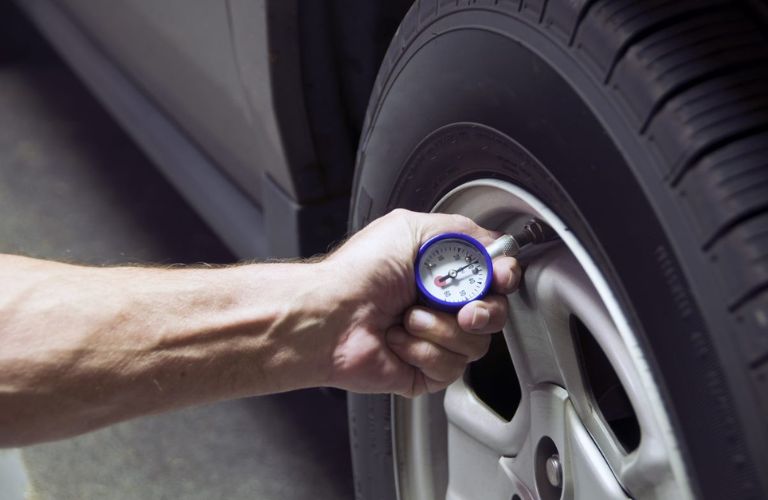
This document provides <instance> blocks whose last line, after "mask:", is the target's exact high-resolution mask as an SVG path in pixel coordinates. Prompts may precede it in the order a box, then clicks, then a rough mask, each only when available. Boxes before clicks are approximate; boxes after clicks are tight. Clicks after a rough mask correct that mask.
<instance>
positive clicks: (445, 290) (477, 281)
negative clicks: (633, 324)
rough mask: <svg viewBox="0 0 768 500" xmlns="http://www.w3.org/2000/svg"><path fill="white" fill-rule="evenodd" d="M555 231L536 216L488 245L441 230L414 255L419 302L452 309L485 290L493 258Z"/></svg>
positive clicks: (548, 238) (513, 252)
mask: <svg viewBox="0 0 768 500" xmlns="http://www.w3.org/2000/svg"><path fill="white" fill-rule="evenodd" d="M556 237H557V235H556V234H555V233H554V231H552V229H550V228H549V226H546V225H545V224H544V223H542V222H540V221H538V220H535V219H534V220H532V221H531V222H529V223H528V224H526V226H525V227H524V228H523V230H522V231H520V232H518V233H515V234H514V235H511V234H505V235H503V236H502V237H500V238H499V239H497V240H496V241H494V242H493V243H491V244H490V245H488V247H484V246H483V244H482V243H480V242H479V241H477V240H476V239H474V238H472V237H471V236H467V235H466V234H460V233H444V234H440V235H438V236H435V237H433V238H431V239H430V240H428V241H427V242H426V243H424V244H423V245H422V246H421V248H420V249H419V252H418V254H417V255H416V264H415V274H416V286H417V288H418V291H419V296H420V297H421V300H422V302H424V303H425V304H426V305H428V306H430V307H433V308H435V309H438V310H441V311H447V312H456V311H458V310H459V309H461V308H462V307H464V306H465V305H466V304H468V303H469V302H472V301H473V300H479V299H482V298H483V297H485V296H486V295H487V294H488V290H489V289H490V287H491V280H492V279H493V259H494V258H496V257H498V256H501V255H506V256H508V257H513V256H515V255H517V254H518V252H519V251H520V249H521V248H522V247H524V246H526V245H528V244H530V243H544V242H547V241H551V240H553V239H555V238H556Z"/></svg>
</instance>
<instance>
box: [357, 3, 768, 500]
mask: <svg viewBox="0 0 768 500" xmlns="http://www.w3.org/2000/svg"><path fill="white" fill-rule="evenodd" d="M761 16H762V11H761V10H760V8H756V7H754V6H751V4H749V3H740V2H736V1H731V2H721V1H709V0H676V1H661V0H659V1H655V0H647V1H632V0H614V1H593V0H580V1H570V0H549V1H547V0H538V1H524V0H519V1H504V0H501V1H499V0H496V1H492V0H487V1H479V0H477V1H476V0H469V1H467V0H462V1H459V0H447V1H444V0H439V1H435V0H432V1H420V2H417V3H416V4H415V5H414V6H413V7H412V8H411V10H410V11H409V13H408V15H407V16H406V17H405V19H404V20H403V22H402V24H401V26H400V29H399V31H398V32H397V34H396V36H395V38H394V40H393V41H392V44H391V46H390V49H389V51H388V54H387V56H386V57H385V59H384V63H383V66H382V68H381V71H380V73H379V76H378V79H377V82H376V85H375V88H374V92H373V95H372V98H371V101H370V105H369V110H368V115H367V118H366V123H365V127H364V130H363V135H362V140H361V145H360V149H359V152H358V165H357V171H356V178H355V186H354V190H353V202H352V213H351V218H350V226H351V228H352V229H359V228H360V227H362V226H364V225H365V224H366V223H367V222H368V221H370V220H371V219H373V218H375V217H378V216H380V215H382V214H384V213H386V212H388V211H389V210H391V209H393V208H395V207H406V208H410V209H414V210H429V209H430V207H431V206H432V205H433V204H434V203H435V201H436V200H437V199H439V198H440V197H441V195H443V194H444V193H445V192H446V191H447V190H449V189H450V188H451V187H453V186H455V185H457V184H458V183H461V182H464V181H466V180H469V179H471V178H480V177H501V178H506V179H510V180H513V181H514V182H516V183H518V184H522V185H523V186H524V187H526V188H527V189H528V190H530V191H531V192H533V193H534V194H536V195H537V196H538V197H539V198H541V199H543V200H544V201H545V202H547V203H548V204H549V205H550V206H551V207H553V208H554V209H555V210H556V211H557V212H558V215H559V216H560V217H561V218H563V219H565V220H566V221H567V222H568V223H569V224H570V225H571V228H572V229H573V231H574V233H575V234H576V235H577V237H578V238H579V239H580V240H581V241H582V243H583V244H584V245H585V246H586V247H587V249H588V250H589V251H590V252H591V253H592V255H593V258H594V259H595V260H596V261H597V262H598V264H599V265H600V266H601V268H602V269H603V271H604V272H605V273H606V275H607V277H608V279H609V281H610V284H611V286H612V287H613V289H614V291H615V292H616V293H617V294H618V295H619V297H620V298H621V300H622V302H623V303H622V305H623V307H624V309H625V311H627V312H628V315H629V316H630V318H632V321H633V323H634V324H633V327H634V328H635V331H637V332H639V335H640V337H641V339H640V340H641V343H642V347H643V348H644V350H645V354H646V356H647V357H648V359H649V360H650V363H651V366H652V369H653V371H654V373H653V375H654V377H655V380H656V381H657V383H658V385H659V387H660V390H661V393H662V396H663V398H664V400H665V403H666V405H667V408H668V409H669V413H670V417H671V420H672V423H673V427H674V430H675V432H676V434H677V436H678V440H679V442H680V443H681V445H682V451H683V456H684V459H685V462H686V466H687V470H688V473H689V475H690V477H691V480H692V483H693V485H694V488H695V493H696V494H697V496H698V497H701V498H712V499H718V500H719V499H724V498H739V499H747V498H750V499H760V498H767V497H768V485H766V478H768V423H767V422H768V39H767V37H766V30H765V24H764V21H765V20H764V18H763V17H761ZM462 122H469V123H475V124H482V125H484V126H487V127H490V128H491V129H493V130H495V131H498V133H497V132H488V130H487V129H485V128H483V127H473V126H470V125H454V126H453V127H448V128H446V129H444V130H443V131H442V132H439V133H438V134H437V135H432V140H431V141H429V142H430V143H429V145H428V146H424V145H422V147H421V148H420V149H417V146H418V145H419V144H420V143H421V142H422V141H423V140H424V139H425V138H427V137H428V136H430V134H433V133H434V132H435V131H436V130H438V129H440V128H441V127H446V126H449V125H451V124H457V123H462ZM446 130H448V131H449V132H448V133H446V132H445V131H446ZM440 134H442V138H443V139H444V140H437V141H436V139H435V137H437V136H439V135H440ZM495 134H498V136H499V137H502V138H503V137H509V138H511V139H513V140H514V141H516V142H517V143H518V144H519V145H521V146H522V148H524V150H525V151H527V153H530V156H528V155H527V153H525V152H523V153H521V154H519V155H518V154H517V153H516V152H515V151H513V150H508V151H506V152H505V151H502V150H504V148H505V147H506V146H503V145H500V146H499V151H497V152H498V154H496V155H494V154H487V153H481V152H480V151H488V148H489V147H490V149H491V150H493V147H494V146H493V144H494V141H495V139H494V138H493V137H494V135H495ZM480 146H486V149H482V147H480ZM425 148H427V150H426V152H425ZM512 149H514V148H512ZM427 153H428V154H427ZM470 160H471V161H470ZM349 414H350V427H351V440H352V453H353V464H354V469H355V491H356V495H357V498H358V499H360V500H362V499H365V500H373V499H386V500H390V499H393V498H396V495H395V486H394V477H393V457H392V449H391V436H390V430H391V425H390V420H389V419H390V403H389V398H388V397H386V396H362V395H350V398H349Z"/></svg>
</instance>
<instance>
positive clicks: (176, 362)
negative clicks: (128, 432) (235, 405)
mask: <svg viewBox="0 0 768 500" xmlns="http://www.w3.org/2000/svg"><path fill="white" fill-rule="evenodd" d="M315 266H317V265H313V264H260V265H250V266H240V267H230V268H223V269H170V270H167V269H145V268H131V267H124V268H87V267H78V266H68V265H63V264H56V263H49V262H43V261H37V260H34V259H24V258H18V257H9V256H2V257H0V282H2V283H3V284H4V285H3V288H4V291H3V293H2V296H1V297H0V341H1V342H2V346H3V347H2V350H0V384H2V391H0V407H2V408H3V411H2V412H0V444H2V445H5V446H8V445H15V444H20V443H29V442H34V441H39V440H45V439H52V438H57V437H63V436H66V435H71V434H76V433H79V432H83V431H86V430H89V429H92V428H96V427H99V426H102V425H105V424H108V423H112V422H116V421H119V420H123V419H126V418H130V417H134V416H138V415H142V414H147V413H154V412H158V411H163V410H167V409H171V408H176V407H181V406H185V405H190V404H198V403H204V402H210V401H215V400H220V399H227V398H236V397H242V396H247V395H254V394H262V393H267V392H279V391H284V390H290V389H296V388H300V387H308V386H313V385H322V384H323V383H325V378H326V377H327V360H328V358H329V357H330V353H327V352H325V351H326V350H328V349H329V348H330V347H329V346H324V345H323V342H322V340H321V338H322V332H323V331H324V330H327V329H329V328H333V325H332V324H331V323H332V321H333V320H332V317H333V316H334V315H333V314H329V305H328V304H327V303H326V302H325V301H324V298H323V295H322V294H321V293H319V291H316V290H317V289H318V286H315V285H313V284H314V283H318V284H319V283H321V282H322V271H321V269H320V267H315ZM296 283H301V286H300V287H296V286H295V285H296ZM297 290H299V291H300V292H302V293H297Z"/></svg>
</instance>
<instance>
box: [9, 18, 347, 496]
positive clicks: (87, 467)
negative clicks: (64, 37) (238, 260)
mask: <svg viewBox="0 0 768 500" xmlns="http://www.w3.org/2000/svg"><path fill="white" fill-rule="evenodd" d="M0 214H2V217H0V252H12V253H19V254H24V255H30V256H36V257H46V258H54V259H61V260H67V261H74V262H84V263H91V264H111V263H120V262H160V263H166V264H167V263H176V262H186V263H189V262H201V261H206V262H229V261H231V260H232V256H231V255H230V254H229V253H228V252H227V250H226V249H225V248H224V247H223V246H222V245H221V243H219V241H218V240H217V239H216V238H215V237H214V236H213V235H212V233H211V231H210V230H209V229H208V228H206V227H205V226H204V224H203V223H202V222H201V220H200V219H199V218H198V217H197V216H196V215H195V214H194V213H193V212H192V211H191V209H190V208H189V207H188V206H187V205H186V204H185V203H184V202H183V200H182V199H181V198H180V197H179V196H178V195H177V194H176V193H175V192H174V190H173V189H172V188H171V186H169V185H168V184H167V183H166V182H165V180H164V179H163V178H162V177H161V175H160V174H159V173H158V172H157V171H156V170H155V169H154V168H153V167H152V165H151V164H150V163H149V162H148V161H147V160H146V159H145V158H144V157H143V155H142V154H141V152H140V151H138V150H137V149H136V148H135V146H133V144H132V143H131V142H130V140H129V139H128V138H127V137H126V136H125V135H124V134H123V133H122V132H121V131H120V130H119V129H118V128H117V126H116V125H115V124H114V123H113V122H112V121H111V120H110V118H109V117H108V116H107V115H106V114H105V113H104V112H103V111H102V110H101V108H100V107H99V105H98V104H97V103H96V102H95V101H94V100H93V99H92V98H90V96H89V95H88V93H87V92H86V91H85V89H84V88H83V87H82V86H81V85H80V84H79V82H78V81H77V79H76V78H75V77H74V76H73V75H72V73H71V72H69V70H67V69H66V68H65V67H64V66H63V64H62V63H61V61H60V60H58V59H57V58H56V57H55V56H54V55H53V54H52V53H51V52H49V51H48V50H47V49H46V47H45V46H44V45H41V43H40V42H39V40H37V39H36V35H34V34H31V33H30V32H29V27H28V26H27V25H25V24H24V23H23V22H22V20H20V19H19V18H18V17H17V13H16V12H15V11H12V10H11V9H10V8H9V7H8V6H7V5H6V3H3V5H2V6H0ZM51 335H55V332H51ZM22 456H23V459H24V463H25V465H26V467H27V471H28V475H29V477H30V479H31V482H32V484H33V494H32V497H33V498H40V499H57V500H58V499H78V500H87V499H123V498H126V499H128V498H130V499H177V498H184V499H198V498H199V499H213V498H227V499H241V498H242V499H245V498H248V499H260V500H269V499H305V498H306V499H309V498H312V499H344V498H351V497H352V492H351V471H350V463H349V456H348V439H347V426H346V414H345V407H344V404H343V400H341V399H340V398H338V397H329V396H327V395H325V394H321V393H319V392H317V391H302V392H297V393H291V394H284V395H277V396H272V397H263V398H256V399H250V400H240V401H231V402H226V403H222V404H217V405H212V406H207V407H201V408H192V409H188V410H184V411H179V412H176V413H170V414H165V415H159V416H153V417H148V418H143V419H138V420H134V421H130V422H126V423H123V424H119V425H115V426H112V427H109V428H107V429H103V430H100V431H97V432H94V433H91V434H88V435H85V436H81V437H78V438H74V439H69V440H65V441H60V442H56V443H51V444H44V445H38V446H32V447H29V448H26V449H24V450H22ZM0 489H1V488H0ZM0 497H2V492H1V491H0Z"/></svg>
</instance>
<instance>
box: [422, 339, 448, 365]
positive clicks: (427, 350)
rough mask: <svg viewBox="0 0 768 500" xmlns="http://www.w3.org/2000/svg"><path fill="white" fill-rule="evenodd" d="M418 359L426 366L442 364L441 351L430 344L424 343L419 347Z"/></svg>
mask: <svg viewBox="0 0 768 500" xmlns="http://www.w3.org/2000/svg"><path fill="white" fill-rule="evenodd" d="M418 357H419V359H420V360H421V362H422V363H423V364H424V366H435V365H438V364H439V363H440V360H441V359H440V358H441V357H442V356H441V355H440V351H439V350H438V349H437V348H436V347H435V346H433V345H432V344H430V343H428V342H422V343H421V345H420V346H419V352H418Z"/></svg>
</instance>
